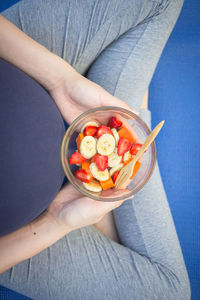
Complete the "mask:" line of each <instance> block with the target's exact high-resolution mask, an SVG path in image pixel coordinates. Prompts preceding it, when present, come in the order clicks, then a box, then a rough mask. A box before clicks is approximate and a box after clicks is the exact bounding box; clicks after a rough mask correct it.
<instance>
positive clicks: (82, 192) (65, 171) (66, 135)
mask: <svg viewBox="0 0 200 300" xmlns="http://www.w3.org/2000/svg"><path fill="white" fill-rule="evenodd" d="M101 110H103V111H105V110H106V111H109V110H115V111H118V112H124V113H126V114H128V115H130V116H131V117H132V118H134V119H136V120H137V121H138V122H139V123H140V124H141V125H142V126H143V128H144V130H145V131H146V133H147V135H149V134H150V133H151V130H150V129H149V127H148V125H147V124H146V123H145V122H144V121H143V120H142V119H141V118H140V117H139V116H138V115H136V114H135V113H134V112H132V111H131V110H128V109H125V108H122V107H118V106H100V107H95V108H92V109H89V110H87V111H86V112H84V113H82V114H81V115H79V116H78V117H77V118H76V119H75V120H74V121H73V122H72V123H71V125H69V127H68V129H67V130H66V132H65V134H64V136H63V139H62V143H61V149H60V156H61V157H60V158H61V164H62V168H63V171H64V173H65V175H66V177H67V179H68V180H69V182H70V183H71V184H72V185H73V187H74V188H75V189H76V190H77V191H78V192H80V193H81V194H83V195H84V196H86V197H89V198H92V199H93V200H97V201H103V202H112V201H120V200H127V199H130V198H132V197H133V196H134V195H135V194H136V193H137V192H138V191H140V190H141V189H142V188H143V187H144V185H146V183H147V182H148V181H149V179H150V177H151V175H152V173H153V171H154V168H155V165H156V160H157V150H156V143H155V140H154V141H153V142H152V144H151V147H152V153H154V155H152V163H151V171H150V172H149V171H148V175H147V177H146V180H145V181H144V182H143V183H142V184H141V185H140V186H139V187H137V188H136V189H135V190H134V192H131V191H130V193H129V194H128V195H127V196H122V197H116V198H106V199H104V198H101V197H98V196H93V195H91V194H89V192H88V193H87V190H82V189H79V186H78V185H76V184H75V183H74V182H73V181H72V180H71V178H70V176H69V175H70V173H71V175H72V176H74V175H73V173H72V172H71V170H70V167H69V163H68V160H67V165H65V163H64V146H65V144H66V140H67V137H68V136H70V133H71V131H72V129H73V127H74V125H75V124H76V123H78V121H80V120H81V119H82V118H84V117H85V116H87V115H88V114H90V113H94V112H97V111H101ZM68 144H69V141H68V143H67V146H68ZM67 171H69V172H67ZM68 173H69V174H68ZM98 195H99V194H98Z"/></svg>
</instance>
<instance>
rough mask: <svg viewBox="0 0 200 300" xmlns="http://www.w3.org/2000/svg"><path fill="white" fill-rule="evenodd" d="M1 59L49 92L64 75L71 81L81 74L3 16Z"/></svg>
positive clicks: (0, 26)
mask: <svg viewBox="0 0 200 300" xmlns="http://www.w3.org/2000/svg"><path fill="white" fill-rule="evenodd" d="M0 57H1V58H3V59H5V60H6V61H8V62H10V63H11V64H13V65H15V66H16V67H18V68H19V69H21V70H22V71H24V72H25V73H27V74H28V75H30V76H31V77H32V78H34V79H35V80H37V81H38V82H39V83H40V84H41V85H43V86H44V87H45V88H46V89H47V90H51V89H53V88H54V87H55V85H58V84H59V82H60V80H61V78H63V76H65V77H67V80H68V81H70V80H71V79H72V78H73V77H74V76H78V73H77V72H76V71H75V70H74V69H73V68H72V67H71V66H70V65H69V64H68V63H67V62H65V61H64V60H63V59H61V58H60V57H59V56H57V55H55V54H53V53H52V52H50V51H49V50H48V49H46V48H45V47H43V46H42V45H40V44H39V43H37V42H36V41H34V40H33V39H31V38H30V37H29V36H28V35H26V34H25V33H24V32H23V31H21V30H20V29H19V28H18V27H17V26H15V25H14V24H12V23H11V22H10V21H8V20H7V19H6V18H4V17H3V16H2V15H0Z"/></svg>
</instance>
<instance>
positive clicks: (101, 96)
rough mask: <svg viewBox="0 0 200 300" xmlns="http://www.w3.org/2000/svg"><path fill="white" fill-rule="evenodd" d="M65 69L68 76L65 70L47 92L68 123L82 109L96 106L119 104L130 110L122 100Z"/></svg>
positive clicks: (81, 111) (85, 109)
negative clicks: (58, 80)
mask: <svg viewBox="0 0 200 300" xmlns="http://www.w3.org/2000/svg"><path fill="white" fill-rule="evenodd" d="M66 71H67V72H68V76H67V72H66V78H64V77H63V79H62V80H60V82H59V84H58V85H56V87H54V88H52V89H51V88H50V90H49V93H50V95H51V96H52V98H53V99H54V100H55V103H56V104H57V106H58V109H59V110H60V112H61V114H62V116H63V118H64V119H65V121H66V122H67V123H69V124H70V123H71V122H72V121H73V120H74V119H75V118H77V117H78V116H79V115H80V114H82V113H83V112H84V111H87V110H88V109H91V108H94V107H98V106H119V107H123V108H126V109H129V110H132V109H131V108H130V107H129V106H128V105H127V104H126V103H125V102H124V101H122V100H120V99H118V98H116V97H114V96H112V95H111V94H109V93H108V92H107V91H106V90H104V89H103V88H102V87H101V86H99V85H98V84H96V83H94V82H92V81H90V80H88V79H87V78H85V77H83V76H81V75H80V74H78V73H75V72H74V71H73V70H69V69H68V68H66ZM69 73H71V76H70V75H69ZM134 112H135V111H134ZM135 113H137V112H135Z"/></svg>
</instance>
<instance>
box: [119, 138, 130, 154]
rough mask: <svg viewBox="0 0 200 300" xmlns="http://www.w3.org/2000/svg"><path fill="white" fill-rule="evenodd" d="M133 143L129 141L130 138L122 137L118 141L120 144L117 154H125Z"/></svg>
mask: <svg viewBox="0 0 200 300" xmlns="http://www.w3.org/2000/svg"><path fill="white" fill-rule="evenodd" d="M131 146H132V144H131V143H130V142H129V140H127V139H125V138H123V137H121V138H120V139H119V141H118V146H117V154H118V155H119V156H120V155H123V154H124V153H126V152H127V151H129V150H130V149H131Z"/></svg>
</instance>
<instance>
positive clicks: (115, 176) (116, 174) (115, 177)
mask: <svg viewBox="0 0 200 300" xmlns="http://www.w3.org/2000/svg"><path fill="white" fill-rule="evenodd" d="M118 175H119V171H116V172H115V173H114V174H113V178H112V179H113V182H114V183H115V181H116V180H117V177H118Z"/></svg>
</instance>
